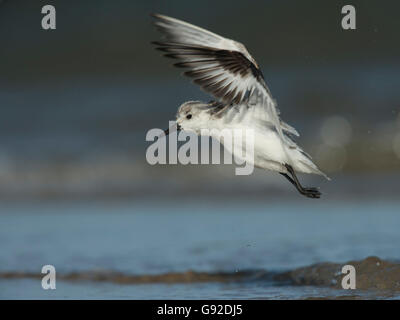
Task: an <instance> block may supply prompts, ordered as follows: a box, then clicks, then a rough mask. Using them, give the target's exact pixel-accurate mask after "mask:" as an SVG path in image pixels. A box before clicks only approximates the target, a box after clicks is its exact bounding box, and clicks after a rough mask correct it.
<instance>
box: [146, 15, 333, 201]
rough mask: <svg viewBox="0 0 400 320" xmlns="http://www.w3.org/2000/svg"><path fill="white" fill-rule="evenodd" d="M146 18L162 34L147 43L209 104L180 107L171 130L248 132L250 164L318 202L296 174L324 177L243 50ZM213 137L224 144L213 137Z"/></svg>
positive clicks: (172, 22) (185, 26)
mask: <svg viewBox="0 0 400 320" xmlns="http://www.w3.org/2000/svg"><path fill="white" fill-rule="evenodd" d="M152 17H153V18H154V19H155V20H154V24H155V26H156V28H157V29H158V30H159V31H160V32H161V33H162V35H163V40H162V41H156V42H153V44H155V45H156V46H157V49H158V50H161V51H163V52H164V56H166V57H168V58H173V59H176V60H177V62H176V63H175V64H174V66H176V67H179V68H184V69H186V71H185V72H184V75H186V76H188V77H190V78H192V79H193V82H194V83H196V84H198V85H199V86H200V87H201V88H202V89H203V90H204V91H205V92H207V93H209V94H211V95H212V96H213V97H214V99H215V100H213V101H211V102H208V103H205V102H200V101H189V102H185V103H183V104H182V105H181V106H180V107H179V109H178V113H177V117H176V118H177V119H176V128H177V130H187V131H192V132H195V133H196V134H199V135H200V134H201V129H203V128H208V129H211V128H217V129H225V128H227V129H252V130H254V132H255V137H254V140H255V142H254V155H253V162H254V163H253V165H254V166H255V167H258V168H262V169H266V170H272V171H277V172H279V173H280V174H281V175H282V176H284V177H285V178H286V179H287V180H288V181H289V182H290V183H291V184H292V185H294V186H295V187H296V189H297V190H298V191H299V192H300V193H301V194H302V195H304V196H306V197H309V198H319V197H320V196H321V193H320V191H319V190H318V188H313V187H311V188H310V187H303V186H302V185H301V184H300V182H299V180H298V178H297V176H296V172H301V173H310V174H318V175H322V176H324V177H325V178H327V179H329V178H328V177H327V176H326V175H325V174H324V173H323V172H322V171H321V170H319V169H318V167H317V166H316V165H315V164H314V163H313V162H312V160H311V157H310V156H309V155H308V154H307V153H305V152H304V151H303V150H302V149H301V148H300V147H299V146H298V145H297V144H296V143H295V142H294V141H293V140H292V139H291V136H292V135H294V136H299V134H298V132H297V131H296V129H294V128H293V127H292V126H290V125H288V124H287V123H285V122H283V121H282V120H281V119H280V117H279V111H278V109H277V107H276V102H275V100H274V99H273V98H272V95H271V92H270V90H269V89H268V87H267V85H266V83H265V80H264V76H263V74H262V72H261V70H260V67H259V66H258V64H257V62H256V61H255V60H254V58H253V57H252V56H251V55H250V53H249V52H248V51H247V49H246V48H245V46H244V45H243V44H241V43H239V42H237V41H234V40H231V39H227V38H224V37H222V36H219V35H217V34H215V33H212V32H210V31H208V30H205V29H202V28H200V27H197V26H194V25H192V24H189V23H187V22H184V21H181V20H178V19H174V18H171V17H168V16H164V15H161V14H152ZM169 132H170V130H169V129H167V130H166V131H165V134H166V135H168V134H169ZM214 138H216V139H217V140H219V142H220V143H221V144H224V141H222V139H220V137H219V136H217V137H214ZM235 156H237V155H235ZM239 157H240V156H239ZM247 161H248V160H247Z"/></svg>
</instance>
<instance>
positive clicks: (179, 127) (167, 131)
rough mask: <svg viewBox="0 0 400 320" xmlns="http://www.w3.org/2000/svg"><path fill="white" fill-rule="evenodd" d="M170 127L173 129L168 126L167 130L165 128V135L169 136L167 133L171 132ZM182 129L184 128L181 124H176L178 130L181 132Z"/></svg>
mask: <svg viewBox="0 0 400 320" xmlns="http://www.w3.org/2000/svg"><path fill="white" fill-rule="evenodd" d="M170 129H171V128H168V129H167V130H164V134H165V136H167V135H169V134H170ZM181 130H182V127H181V126H180V125H179V124H176V131H177V132H179V131H181Z"/></svg>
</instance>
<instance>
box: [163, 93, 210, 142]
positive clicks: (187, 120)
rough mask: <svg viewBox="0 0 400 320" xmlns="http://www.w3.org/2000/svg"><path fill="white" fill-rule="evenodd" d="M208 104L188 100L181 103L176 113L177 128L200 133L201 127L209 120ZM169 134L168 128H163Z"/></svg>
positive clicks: (205, 125) (204, 126)
mask: <svg viewBox="0 0 400 320" xmlns="http://www.w3.org/2000/svg"><path fill="white" fill-rule="evenodd" d="M208 110H209V106H208V104H206V103H204V102H200V101H188V102H185V103H183V104H182V105H181V106H180V107H179V109H178V112H177V114H176V126H177V130H178V131H180V130H185V131H191V132H194V133H196V134H200V131H201V129H203V128H206V127H207V122H208V120H209V114H208V113H207V111H208ZM165 134H166V135H168V134H169V129H167V130H165Z"/></svg>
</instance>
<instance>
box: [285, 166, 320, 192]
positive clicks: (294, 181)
mask: <svg viewBox="0 0 400 320" xmlns="http://www.w3.org/2000/svg"><path fill="white" fill-rule="evenodd" d="M285 167H286V169H287V171H288V172H289V173H290V175H291V176H292V177H290V176H289V175H287V174H286V173H283V172H280V174H281V175H283V176H284V177H285V178H286V179H288V180H289V182H290V183H291V184H293V185H294V186H295V187H296V189H297V190H298V191H299V192H300V193H301V194H302V195H304V196H306V197H309V198H319V197H320V196H321V192H319V191H318V189H317V188H304V187H303V186H302V185H301V184H300V182H299V179H297V176H296V173H295V172H294V170H293V168H292V166H290V165H288V164H285Z"/></svg>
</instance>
